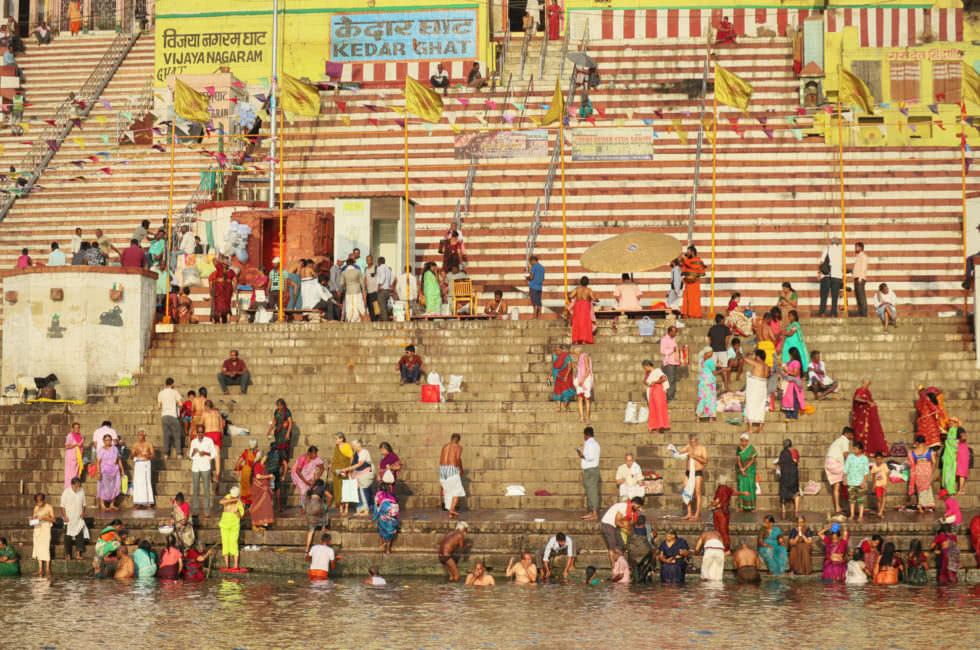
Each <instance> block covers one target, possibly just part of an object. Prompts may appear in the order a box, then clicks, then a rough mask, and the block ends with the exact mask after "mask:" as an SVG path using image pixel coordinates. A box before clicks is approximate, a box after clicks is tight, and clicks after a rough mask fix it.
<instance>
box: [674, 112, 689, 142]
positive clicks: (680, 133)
mask: <svg viewBox="0 0 980 650" xmlns="http://www.w3.org/2000/svg"><path fill="white" fill-rule="evenodd" d="M671 122H672V123H673V124H674V130H675V131H677V137H678V139H679V140H680V141H681V144H687V131H685V130H684V128H683V127H682V126H681V121H680V120H678V119H676V118H675V119H673V120H671Z"/></svg>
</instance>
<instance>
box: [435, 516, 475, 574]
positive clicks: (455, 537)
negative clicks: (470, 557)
mask: <svg viewBox="0 0 980 650" xmlns="http://www.w3.org/2000/svg"><path fill="white" fill-rule="evenodd" d="M469 529H470V525H469V524H467V523H466V522H465V521H461V522H459V523H458V524H456V530H454V531H452V532H451V533H449V534H448V535H446V536H445V537H443V538H442V541H440V542H439V561H440V562H441V563H442V565H443V566H444V567H446V570H447V571H448V572H449V582H459V569H457V568H456V555H457V554H460V553H462V552H463V550H464V548H465V547H466V546H467V544H466V531H468V530H469Z"/></svg>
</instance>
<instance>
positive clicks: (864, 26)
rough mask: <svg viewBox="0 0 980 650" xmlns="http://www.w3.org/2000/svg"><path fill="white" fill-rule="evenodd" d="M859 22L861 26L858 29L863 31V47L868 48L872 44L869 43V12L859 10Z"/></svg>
mask: <svg viewBox="0 0 980 650" xmlns="http://www.w3.org/2000/svg"><path fill="white" fill-rule="evenodd" d="M858 12H860V13H859V14H858V21H859V23H860V26H859V27H858V29H860V30H861V46H862V47H868V46H869V45H871V43H869V42H868V10H867V9H858Z"/></svg>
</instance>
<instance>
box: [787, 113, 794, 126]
mask: <svg viewBox="0 0 980 650" xmlns="http://www.w3.org/2000/svg"><path fill="white" fill-rule="evenodd" d="M786 123H787V124H796V118H795V117H793V116H792V115H787V116H786Z"/></svg>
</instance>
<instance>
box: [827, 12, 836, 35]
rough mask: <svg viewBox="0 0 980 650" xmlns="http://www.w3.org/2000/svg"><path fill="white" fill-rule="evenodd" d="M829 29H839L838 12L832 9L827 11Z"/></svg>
mask: <svg viewBox="0 0 980 650" xmlns="http://www.w3.org/2000/svg"><path fill="white" fill-rule="evenodd" d="M827 31H828V32H836V31H837V12H836V11H830V12H827Z"/></svg>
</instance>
